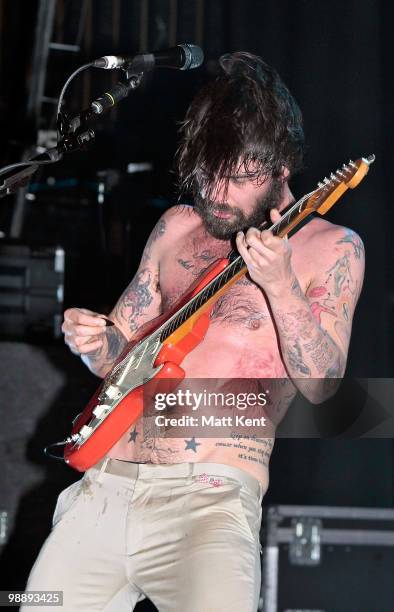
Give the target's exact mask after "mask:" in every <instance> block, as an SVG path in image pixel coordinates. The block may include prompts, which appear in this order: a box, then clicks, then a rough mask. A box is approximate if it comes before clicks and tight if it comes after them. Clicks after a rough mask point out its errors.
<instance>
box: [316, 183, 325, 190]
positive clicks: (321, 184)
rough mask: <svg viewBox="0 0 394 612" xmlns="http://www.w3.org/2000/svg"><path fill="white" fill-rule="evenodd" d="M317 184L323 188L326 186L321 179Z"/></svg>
mask: <svg viewBox="0 0 394 612" xmlns="http://www.w3.org/2000/svg"><path fill="white" fill-rule="evenodd" d="M317 186H318V187H320V189H321V188H322V187H324V183H322V182H321V181H319V182H318V184H317Z"/></svg>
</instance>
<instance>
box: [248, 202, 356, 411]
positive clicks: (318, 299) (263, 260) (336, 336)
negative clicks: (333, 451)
mask: <svg viewBox="0 0 394 612" xmlns="http://www.w3.org/2000/svg"><path fill="white" fill-rule="evenodd" d="M277 214H278V213H276V212H275V213H273V217H274V218H275V219H274V220H276V215H277ZM249 231H250V235H249V237H248V233H249V232H248V233H247V234H246V237H243V238H242V237H241V236H240V237H239V238H237V244H238V242H239V249H240V253H241V255H242V257H243V258H244V259H245V262H246V263H247V264H248V269H249V273H250V274H251V276H252V278H253V276H254V280H255V282H257V283H258V284H259V285H260V286H261V287H262V288H263V289H264V291H265V293H266V295H267V298H268V300H269V304H270V307H271V310H272V315H273V317H274V320H275V324H276V328H277V331H278V335H279V344H280V349H281V353H282V358H283V361H284V363H285V365H286V369H287V371H288V374H289V376H290V377H291V378H292V379H293V382H294V384H295V385H296V386H297V388H298V389H299V390H300V391H301V393H303V395H305V397H307V398H308V399H309V401H311V402H313V403H319V402H322V401H324V400H325V399H328V398H329V397H330V396H331V395H333V393H335V391H336V389H337V387H338V385H339V382H340V381H339V380H338V384H335V382H334V381H333V379H340V378H341V377H342V376H343V374H344V372H345V368H346V360H347V353H348V347H349V341H350V334H351V325H352V319H353V314H354V309H355V306H356V303H357V300H358V297H359V295H360V291H361V287H362V282H363V276H364V249H363V246H362V242H361V240H360V238H359V237H358V236H357V234H355V233H354V232H350V230H347V229H345V228H340V229H335V230H333V232H331V236H330V239H329V240H328V241H326V243H325V245H324V247H322V248H323V250H324V253H323V255H325V264H324V266H321V265H320V269H318V270H317V271H316V272H315V274H314V276H313V278H312V280H311V283H310V284H309V287H308V289H307V291H306V295H305V294H304V293H303V291H302V289H301V287H300V284H299V282H298V280H297V278H296V275H295V273H294V270H293V269H292V266H291V248H290V245H289V243H288V241H286V240H282V239H280V238H277V237H275V236H273V235H272V233H271V232H267V231H266V232H261V235H260V236H259V235H257V234H256V232H258V230H249ZM258 234H260V232H258ZM247 245H249V249H247ZM241 251H242V252H241ZM322 259H324V257H323V258H322V254H319V261H320V260H322ZM333 383H334V384H333Z"/></svg>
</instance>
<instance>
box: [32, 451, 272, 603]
mask: <svg viewBox="0 0 394 612" xmlns="http://www.w3.org/2000/svg"><path fill="white" fill-rule="evenodd" d="M262 496H263V492H262V487H261V485H260V483H259V482H258V481H257V480H256V479H255V478H253V476H251V475H249V474H248V473H247V472H244V471H243V470H239V469H237V468H233V467H230V466H227V465H223V464H217V463H204V464H202V463H179V464H173V465H170V464H165V465H155V464H136V463H131V462H124V461H119V460H115V459H105V460H103V462H100V464H98V466H95V467H94V468H91V469H90V470H88V471H87V472H86V473H85V474H84V476H83V478H82V479H81V480H79V481H78V482H76V483H74V484H72V485H71V486H70V487H67V488H66V489H65V490H64V491H62V493H61V494H60V495H59V498H58V502H57V505H56V509H55V514H54V518H53V529H52V531H51V534H50V535H49V537H48V539H47V540H46V542H45V543H44V545H43V547H42V550H41V552H40V554H39V556H38V558H37V561H36V563H35V565H34V567H33V569H32V571H31V574H30V578H29V581H28V584H27V587H26V589H27V590H61V591H63V593H64V594H63V607H62V608H57V609H58V610H62V612H79V611H81V612H82V611H83V612H89V611H93V610H100V611H103V612H131V611H132V610H134V607H135V605H136V604H137V602H138V601H141V600H142V599H144V598H145V597H148V598H149V599H150V600H151V601H152V602H153V603H154V604H155V606H156V607H157V608H158V610H159V612H219V611H225V612H256V610H257V606H258V599H259V592H260V551H261V547H260V543H259V531H260V523H261V501H262ZM34 609H35V610H43V611H46V610H48V606H45V607H42V608H41V607H38V606H35V607H34ZM52 609H54V608H52ZM21 610H22V611H23V612H29V610H30V608H27V607H26V608H25V607H23V606H22V608H21Z"/></svg>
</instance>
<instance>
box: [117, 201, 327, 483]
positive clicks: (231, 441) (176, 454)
mask: <svg viewBox="0 0 394 612" xmlns="http://www.w3.org/2000/svg"><path fill="white" fill-rule="evenodd" d="M173 225H174V224H173ZM329 225H330V224H329V223H327V222H325V221H321V220H313V221H311V223H309V224H308V225H307V226H305V227H303V228H302V229H301V230H300V231H299V232H298V233H297V234H295V235H294V236H293V237H292V238H291V239H290V241H291V245H292V266H293V269H294V272H295V274H296V277H297V278H298V280H299V283H300V285H301V288H302V289H303V291H304V292H306V290H307V287H308V285H309V283H310V280H311V269H313V263H312V262H313V255H314V254H313V252H312V251H311V249H310V248H309V247H308V243H309V242H310V240H309V239H310V236H311V235H315V234H316V232H321V231H324V230H325V229H326V226H329ZM172 231H173V232H174V236H173V248H172V250H171V252H168V253H166V254H164V256H163V257H162V258H161V260H160V277H159V278H160V290H161V297H162V311H163V312H165V311H166V310H168V308H170V307H171V306H172V305H173V304H174V303H175V302H176V301H177V300H178V298H179V297H180V296H181V295H183V294H184V293H185V292H186V290H187V289H188V288H189V286H190V285H191V284H192V283H193V282H194V281H195V280H196V279H197V278H199V277H200V276H201V275H202V274H203V273H204V270H206V269H207V268H208V267H209V266H210V265H211V264H212V263H213V262H214V261H216V260H217V259H219V258H221V257H226V256H227V255H228V253H229V251H230V250H231V246H230V243H228V242H225V241H220V240H216V239H214V238H212V237H211V236H210V235H209V234H207V232H206V231H205V230H204V228H203V226H202V224H201V221H200V219H199V217H198V215H197V214H196V213H195V212H193V211H192V209H190V208H188V207H185V208H181V209H180V211H179V218H178V220H177V222H176V227H175V225H174V228H173V230H172ZM311 267H312V268H311ZM181 366H182V368H183V369H184V370H185V373H186V378H187V379H188V386H190V385H191V386H192V385H193V382H192V380H191V379H199V383H200V387H199V388H201V381H202V380H204V379H205V380H207V381H208V379H209V388H210V389H214V390H215V391H216V392H218V391H219V390H220V389H223V388H226V389H227V390H228V388H229V384H230V385H231V380H233V379H244V381H245V385H246V387H245V388H247V389H248V391H249V390H250V391H255V390H256V389H257V388H258V382H259V381H261V380H262V379H263V380H264V379H274V380H272V382H271V384H270V392H271V393H270V397H269V401H268V402H267V405H266V406H265V408H264V409H263V413H262V414H263V415H264V416H266V417H267V422H269V427H268V429H265V428H261V432H258V433H257V434H256V435H254V436H246V437H244V438H239V436H238V435H236V434H234V435H232V434H231V432H230V435H229V437H228V438H227V437H226V438H211V437H209V438H208V437H201V438H194V437H193V436H190V437H189V439H184V438H170V437H169V438H164V437H163V438H161V437H150V436H149V435H147V434H146V431H145V432H144V430H143V422H142V419H140V420H139V421H138V422H137V423H136V424H135V425H133V426H132V427H131V428H130V430H129V431H128V432H127V433H126V434H125V435H124V436H123V437H122V438H121V440H119V442H118V443H117V444H115V446H114V447H113V448H112V449H111V451H110V452H109V456H111V457H114V458H118V459H123V460H128V461H136V462H152V463H180V462H190V461H192V462H194V461H198V462H215V463H225V464H228V465H233V466H235V467H238V468H240V469H243V470H246V471H248V472H249V473H251V474H252V475H253V476H255V477H256V478H257V479H258V480H260V481H261V482H262V484H263V486H264V487H265V488H266V487H267V486H268V478H269V476H268V464H269V459H270V455H271V452H272V448H273V443H274V432H275V428H276V426H277V425H278V424H279V422H280V421H281V420H282V419H283V417H284V416H285V414H286V412H287V409H288V407H289V405H290V403H291V401H292V399H293V398H294V396H295V394H296V389H295V386H294V385H293V383H292V382H291V381H290V380H289V377H288V374H287V372H286V368H285V366H284V364H283V361H282V358H281V354H280V349H279V345H278V337H277V333H276V330H275V325H274V321H273V317H272V314H271V312H270V308H269V304H267V301H266V299H265V297H264V293H263V291H262V290H261V289H260V288H259V287H258V286H257V285H256V284H255V283H253V282H252V281H250V280H249V279H248V276H247V275H246V276H243V277H242V278H241V279H240V280H239V281H237V282H236V283H235V284H234V285H233V286H232V287H230V288H229V290H228V291H227V292H226V293H225V295H224V296H222V297H221V298H220V299H219V300H218V301H217V302H216V304H215V305H214V307H213V309H212V312H211V318H210V325H209V328H208V330H207V333H206V335H205V337H204V339H203V340H202V342H201V343H200V344H199V345H198V346H197V347H196V348H195V349H194V350H193V351H192V352H191V353H189V354H188V355H187V356H186V357H185V359H184V360H183V362H182V364H181ZM256 385H257V387H256Z"/></svg>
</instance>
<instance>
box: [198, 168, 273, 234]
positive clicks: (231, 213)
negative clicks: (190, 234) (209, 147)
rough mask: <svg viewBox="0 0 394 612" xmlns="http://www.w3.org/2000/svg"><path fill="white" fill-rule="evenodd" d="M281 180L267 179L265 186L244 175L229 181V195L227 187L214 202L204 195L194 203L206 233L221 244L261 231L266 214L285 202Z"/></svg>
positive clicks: (214, 196) (216, 191) (217, 192)
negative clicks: (238, 235)
mask: <svg viewBox="0 0 394 612" xmlns="http://www.w3.org/2000/svg"><path fill="white" fill-rule="evenodd" d="M282 187H283V183H282V181H281V179H279V178H277V179H272V178H268V179H267V180H266V181H264V183H262V184H261V182H259V181H257V180H256V179H253V178H251V177H250V176H248V175H246V174H242V173H237V174H236V175H235V176H232V177H230V178H229V183H228V189H227V195H226V197H224V194H225V189H224V184H223V185H220V186H218V187H217V188H216V190H214V195H213V199H212V200H207V199H205V198H204V197H203V195H202V194H198V196H197V197H196V199H195V210H196V212H197V213H198V214H199V215H200V217H201V219H202V221H203V223H204V226H205V228H206V230H207V231H208V232H209V233H210V234H211V235H212V236H213V237H214V238H218V239H220V240H229V239H230V238H231V237H232V236H233V234H234V233H236V232H238V231H239V230H246V229H247V228H249V227H252V226H253V227H259V226H260V225H261V224H262V223H263V222H264V221H266V220H267V217H268V215H267V213H268V212H269V211H270V210H271V209H272V208H278V206H279V204H280V201H281V199H282Z"/></svg>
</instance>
